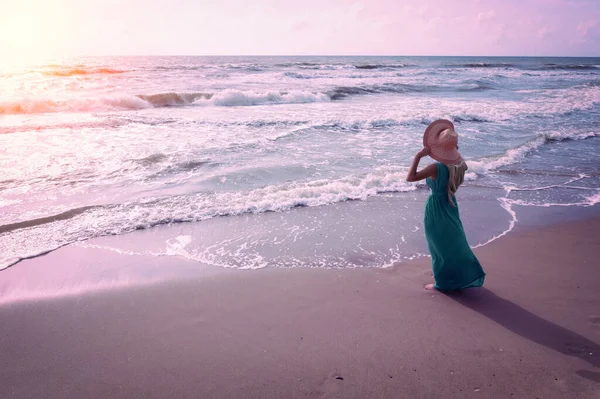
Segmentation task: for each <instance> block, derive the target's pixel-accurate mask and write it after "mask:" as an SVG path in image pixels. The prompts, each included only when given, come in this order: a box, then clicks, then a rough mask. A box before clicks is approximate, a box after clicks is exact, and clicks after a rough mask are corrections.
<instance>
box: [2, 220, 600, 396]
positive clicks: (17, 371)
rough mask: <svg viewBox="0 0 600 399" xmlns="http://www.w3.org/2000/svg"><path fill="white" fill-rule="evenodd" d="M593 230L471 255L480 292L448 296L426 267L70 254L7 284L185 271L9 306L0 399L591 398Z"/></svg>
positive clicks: (597, 279) (10, 273)
mask: <svg viewBox="0 0 600 399" xmlns="http://www.w3.org/2000/svg"><path fill="white" fill-rule="evenodd" d="M598 232H600V219H599V218H593V219H589V220H583V221H574V222H566V223H560V224H554V225H552V226H546V227H536V228H535V229H530V230H524V231H523V230H522V231H518V232H513V233H511V234H509V235H507V236H505V237H502V238H500V239H498V240H497V241H494V242H493V243H491V244H489V245H487V246H485V247H482V248H478V249H476V250H475V252H476V254H477V256H478V257H479V259H480V261H481V263H482V265H483V266H484V268H485V271H486V272H487V279H486V284H485V288H483V289H473V290H470V291H467V292H464V293H460V294H453V295H446V294H443V293H439V292H431V291H425V290H424V289H423V285H424V284H426V283H429V282H431V281H432V280H431V272H430V265H429V259H428V258H422V259H418V260H415V261H411V262H408V263H402V264H398V265H396V266H394V267H391V268H389V269H373V268H366V269H343V270H333V269H329V270H323V269H308V268H296V269H286V268H266V269H262V270H250V271H248V270H246V271H244V270H227V269H218V268H208V267H207V268H204V269H203V271H202V272H201V273H200V272H197V271H192V270H197V269H198V268H197V266H196V265H194V264H193V262H191V261H189V260H185V259H181V258H178V257H162V258H154V259H150V258H145V257H141V256H137V257H131V256H127V255H121V254H115V253H107V252H106V251H99V250H93V249H90V248H80V247H76V246H70V247H66V248H63V249H60V250H58V251H56V252H53V253H51V254H49V255H47V256H44V257H40V258H37V259H33V260H28V261H25V262H22V263H21V264H19V265H17V266H16V267H14V268H11V269H9V270H6V271H4V272H2V273H0V278H2V279H3V280H2V283H3V284H4V285H7V284H13V283H14V282H15V281H17V280H18V279H25V278H27V274H28V273H30V274H32V275H33V273H38V275H39V273H42V271H44V270H45V272H44V273H46V275H47V278H48V279H51V276H52V272H50V270H52V269H53V268H54V269H57V268H63V269H64V268H67V269H68V268H69V267H71V268H77V267H79V266H80V265H82V264H85V263H86V260H92V259H93V260H94V262H96V263H103V264H104V265H105V266H106V267H107V268H112V269H114V270H116V269H124V270H125V269H127V268H129V269H131V268H135V267H137V268H144V270H148V273H149V275H152V270H163V269H165V268H170V270H174V271H175V270H176V272H174V274H178V275H179V277H178V278H169V279H164V278H163V279H161V278H158V279H151V278H150V279H148V280H147V283H146V284H136V283H135V281H132V282H131V284H126V285H124V286H110V285H108V286H107V287H106V288H105V289H100V290H98V289H94V287H87V288H86V287H83V288H82V289H81V290H79V291H73V292H72V293H71V294H69V295H66V294H67V293H68V289H66V290H65V291H64V292H63V293H60V294H59V295H54V296H52V295H49V296H41V297H40V298H38V299H32V298H24V299H21V300H19V301H15V302H10V301H4V302H3V303H2V304H1V305H0V318H1V320H2V323H1V325H0V353H2V356H1V357H0V373H1V376H2V384H0V397H1V398H28V399H30V398H161V399H162V398H321V397H324V398H471V397H473V398H536V397H539V398H586V399H588V398H600V295H599V294H598V293H599V290H598V287H599V286H600V268H599V267H598V265H599V261H598V254H600V235H599V234H598ZM126 239H131V240H135V239H136V235H135V233H134V234H131V235H128V236H127V238H126ZM92 272H93V271H90V273H92ZM41 280H44V279H41ZM63 294H64V295H63Z"/></svg>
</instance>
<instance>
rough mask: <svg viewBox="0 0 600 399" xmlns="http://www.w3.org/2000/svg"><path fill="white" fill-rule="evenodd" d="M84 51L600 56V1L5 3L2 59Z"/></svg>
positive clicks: (0, 2)
mask: <svg viewBox="0 0 600 399" xmlns="http://www.w3.org/2000/svg"><path fill="white" fill-rule="evenodd" d="M84 55H475V56H600V0H405V1H403V0H359V1H356V0H251V1H248V0H143V1H142V0H0V62H2V60H3V59H4V60H5V61H6V60H12V61H15V60H16V61H18V60H25V59H30V58H36V57H40V58H41V57H63V56H65V57H66V56H84Z"/></svg>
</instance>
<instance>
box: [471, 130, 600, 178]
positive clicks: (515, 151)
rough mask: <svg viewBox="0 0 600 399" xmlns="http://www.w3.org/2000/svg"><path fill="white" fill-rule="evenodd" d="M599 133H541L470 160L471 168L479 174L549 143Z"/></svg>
mask: <svg viewBox="0 0 600 399" xmlns="http://www.w3.org/2000/svg"><path fill="white" fill-rule="evenodd" d="M598 136H599V134H598V133H594V132H580V131H576V132H569V131H562V132H559V131H553V132H544V133H539V134H537V135H536V136H535V137H533V138H532V139H530V140H528V141H527V142H525V143H523V144H521V145H519V146H517V147H514V148H510V149H508V150H507V151H506V152H504V153H503V154H501V155H497V156H491V157H483V158H479V159H475V160H470V161H468V164H469V169H470V170H471V171H472V172H475V173H477V174H485V173H487V172H489V171H492V170H496V169H498V168H501V167H503V166H507V165H512V164H514V163H517V162H520V161H522V160H523V159H524V158H525V156H526V155H527V154H529V153H530V152H532V151H534V150H536V149H538V148H539V147H541V146H543V145H544V144H547V143H552V142H560V141H568V140H585V139H588V138H592V137H598Z"/></svg>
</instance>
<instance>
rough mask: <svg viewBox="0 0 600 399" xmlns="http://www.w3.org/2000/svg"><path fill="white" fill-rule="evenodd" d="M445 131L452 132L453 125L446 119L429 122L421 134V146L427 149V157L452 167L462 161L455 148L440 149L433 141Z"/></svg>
mask: <svg viewBox="0 0 600 399" xmlns="http://www.w3.org/2000/svg"><path fill="white" fill-rule="evenodd" d="M446 129H452V130H454V124H453V123H452V122H450V121H449V120H447V119H438V120H437V121H434V122H431V123H430V124H429V126H427V129H425V134H423V146H424V147H427V148H429V156H430V157H431V158H433V159H435V160H436V161H438V162H441V163H443V164H447V165H454V164H457V163H460V162H461V161H462V157H461V155H460V153H459V152H458V149H456V148H451V149H448V148H442V147H440V146H438V145H436V143H435V139H436V138H437V137H438V136H439V134H440V133H441V132H443V131H444V130H446Z"/></svg>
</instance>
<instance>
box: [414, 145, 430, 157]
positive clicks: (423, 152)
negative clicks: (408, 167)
mask: <svg viewBox="0 0 600 399" xmlns="http://www.w3.org/2000/svg"><path fill="white" fill-rule="evenodd" d="M427 155H429V147H423V149H422V150H421V151H419V152H417V156H418V157H419V158H423V157H426V156H427Z"/></svg>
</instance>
